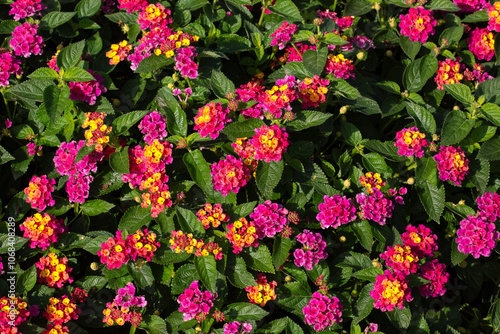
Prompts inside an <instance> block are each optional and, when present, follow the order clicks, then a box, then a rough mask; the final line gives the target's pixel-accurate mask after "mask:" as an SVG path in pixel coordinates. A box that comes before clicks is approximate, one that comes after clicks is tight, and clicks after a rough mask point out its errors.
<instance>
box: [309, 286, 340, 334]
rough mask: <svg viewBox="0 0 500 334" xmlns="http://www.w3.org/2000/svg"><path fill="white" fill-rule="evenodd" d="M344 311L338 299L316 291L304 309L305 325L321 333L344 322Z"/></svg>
mask: <svg viewBox="0 0 500 334" xmlns="http://www.w3.org/2000/svg"><path fill="white" fill-rule="evenodd" d="M342 310H343V305H342V303H340V301H339V299H338V298H337V297H335V296H332V297H328V296H325V295H323V294H321V293H320V292H318V291H316V292H314V293H313V294H312V298H311V300H310V301H309V302H308V303H307V305H306V306H304V308H303V309H302V313H303V314H304V316H305V323H306V324H308V325H311V326H313V328H314V330H315V331H318V332H319V331H322V330H325V329H327V328H328V327H330V326H333V325H334V324H336V323H339V322H342Z"/></svg>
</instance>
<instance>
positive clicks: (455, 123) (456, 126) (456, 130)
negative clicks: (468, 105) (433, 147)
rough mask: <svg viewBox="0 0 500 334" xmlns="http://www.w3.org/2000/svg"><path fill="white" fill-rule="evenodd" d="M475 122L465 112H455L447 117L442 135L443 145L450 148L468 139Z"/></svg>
mask: <svg viewBox="0 0 500 334" xmlns="http://www.w3.org/2000/svg"><path fill="white" fill-rule="evenodd" d="M474 123H475V120H474V119H468V118H467V117H466V116H465V114H464V113H463V111H460V110H453V111H451V112H449V113H448V115H446V118H445V120H444V124H443V130H442V134H441V145H445V146H450V145H453V144H456V143H458V142H460V141H461V140H462V139H464V138H465V137H467V135H468V134H469V132H470V130H472V128H473V127H474Z"/></svg>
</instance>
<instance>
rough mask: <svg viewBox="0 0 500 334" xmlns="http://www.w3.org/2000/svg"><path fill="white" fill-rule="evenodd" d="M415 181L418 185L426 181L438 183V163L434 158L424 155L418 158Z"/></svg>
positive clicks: (433, 183)
mask: <svg viewBox="0 0 500 334" xmlns="http://www.w3.org/2000/svg"><path fill="white" fill-rule="evenodd" d="M415 182H416V184H417V185H419V184H423V183H425V182H429V183H430V184H432V185H437V163H436V161H435V160H434V159H433V158H431V157H423V158H421V159H419V160H417V169H416V171H415Z"/></svg>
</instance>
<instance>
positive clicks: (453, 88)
mask: <svg viewBox="0 0 500 334" xmlns="http://www.w3.org/2000/svg"><path fill="white" fill-rule="evenodd" d="M462 29H463V27H462ZM443 87H444V89H445V90H446V91H447V92H448V93H449V94H450V95H451V96H453V97H454V98H455V100H457V101H459V102H461V103H462V104H463V105H464V106H467V107H468V106H470V105H471V104H472V103H473V102H474V97H473V96H472V92H471V90H470V88H469V87H468V86H466V85H464V84H461V83H454V84H451V85H443Z"/></svg>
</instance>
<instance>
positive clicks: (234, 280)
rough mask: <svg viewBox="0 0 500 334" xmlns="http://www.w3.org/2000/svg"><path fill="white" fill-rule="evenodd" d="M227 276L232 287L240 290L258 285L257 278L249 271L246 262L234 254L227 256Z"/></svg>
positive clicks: (230, 253)
mask: <svg viewBox="0 0 500 334" xmlns="http://www.w3.org/2000/svg"><path fill="white" fill-rule="evenodd" d="M226 276H227V278H228V279H229V282H231V284H232V285H234V286H235V287H237V288H240V289H244V288H246V287H248V286H253V285H255V284H256V283H255V278H254V277H253V276H252V274H250V273H249V272H248V271H247V266H246V264H245V260H243V258H242V257H240V256H238V255H236V254H234V253H233V252H229V254H228V255H227V264H226Z"/></svg>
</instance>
